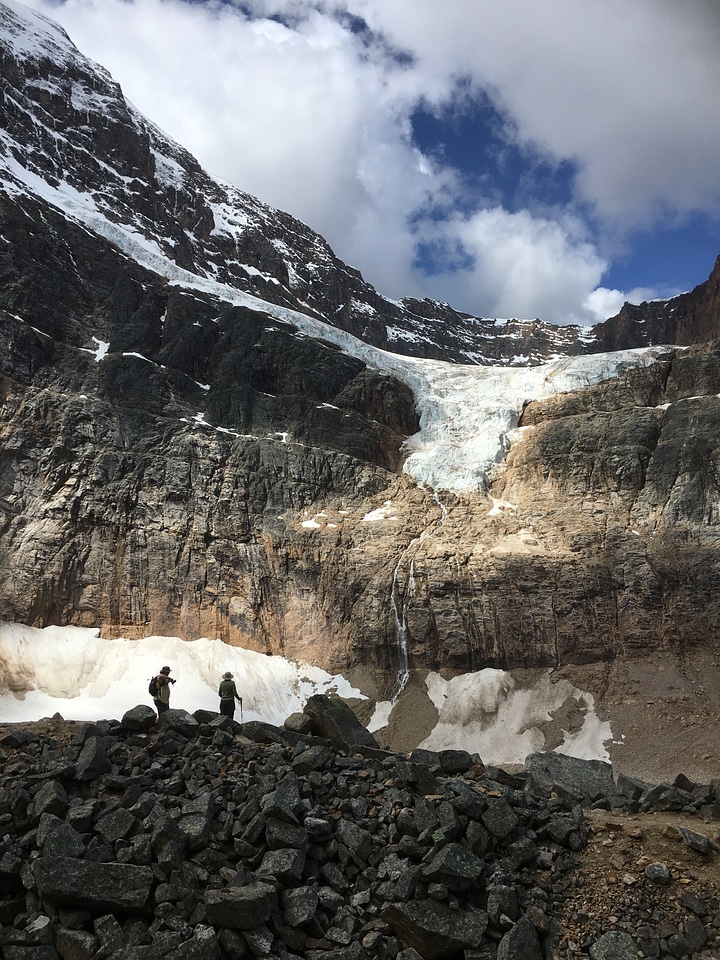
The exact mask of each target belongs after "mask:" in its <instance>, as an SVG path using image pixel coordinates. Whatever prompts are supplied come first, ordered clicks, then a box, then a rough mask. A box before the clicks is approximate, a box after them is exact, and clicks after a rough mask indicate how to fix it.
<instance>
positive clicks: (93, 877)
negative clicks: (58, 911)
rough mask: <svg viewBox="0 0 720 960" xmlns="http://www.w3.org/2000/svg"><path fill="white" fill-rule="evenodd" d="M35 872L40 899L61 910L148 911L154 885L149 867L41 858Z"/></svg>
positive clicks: (35, 863) (34, 867)
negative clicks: (70, 908) (68, 907)
mask: <svg viewBox="0 0 720 960" xmlns="http://www.w3.org/2000/svg"><path fill="white" fill-rule="evenodd" d="M32 870H33V874H34V876H35V881H36V883H37V886H38V891H39V893H40V896H41V897H42V898H43V899H47V900H49V901H50V902H52V903H55V904H58V905H59V906H72V907H85V908H87V909H88V910H107V911H112V912H115V911H118V912H120V913H140V914H143V913H145V912H146V911H147V907H148V903H149V900H150V890H151V887H152V882H153V872H152V870H151V869H150V868H149V867H137V866H134V865H132V864H121V863H95V862H93V861H90V860H77V859H75V858H73V857H40V858H39V859H38V860H36V861H35V862H34V864H33V867H32Z"/></svg>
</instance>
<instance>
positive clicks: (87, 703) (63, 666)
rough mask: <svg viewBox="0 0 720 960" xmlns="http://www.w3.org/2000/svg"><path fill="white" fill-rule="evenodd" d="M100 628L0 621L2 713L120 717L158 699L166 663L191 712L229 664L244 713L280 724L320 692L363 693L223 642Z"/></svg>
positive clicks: (208, 703) (178, 700)
mask: <svg viewBox="0 0 720 960" xmlns="http://www.w3.org/2000/svg"><path fill="white" fill-rule="evenodd" d="M99 633H100V631H99V630H96V629H85V628H82V627H45V628H44V629H38V628H36V627H26V626H23V625H22V624H9V623H4V624H0V720H2V721H5V722H10V723H17V722H19V721H23V720H39V719H41V718H42V717H48V716H52V715H53V714H54V713H60V714H62V716H63V717H64V719H65V720H112V719H117V720H119V719H120V718H121V717H122V716H123V714H124V713H125V711H126V710H129V709H130V708H131V707H134V706H135V705H136V704H138V703H148V704H152V699H151V697H150V695H149V693H148V689H147V687H148V681H149V679H150V677H152V676H153V675H154V674H156V673H157V672H158V670H159V669H160V667H162V666H163V665H165V664H168V665H169V666H170V667H171V668H172V677H173V678H174V679H175V680H176V681H177V682H176V684H175V686H174V687H173V688H172V692H171V694H170V705H171V706H172V707H180V708H182V709H184V710H188V711H189V712H191V713H192V711H194V710H198V709H205V710H217V709H218V703H219V701H218V696H217V688H218V684H219V682H220V679H221V677H222V675H223V673H225V671H226V670H229V671H230V672H231V673H232V674H234V676H235V683H236V685H237V688H238V692H239V694H240V696H241V697H242V698H243V716H244V719H245V720H264V721H266V722H267V723H272V724H274V725H275V726H282V724H283V723H284V722H285V720H286V719H287V717H289V716H290V714H291V713H296V712H298V711H301V710H302V708H303V706H304V705H305V703H306V701H307V699H308V698H309V697H311V696H312V695H313V694H315V693H329V692H335V693H337V694H339V695H340V696H342V697H363V694H362V693H361V692H360V691H359V690H356V689H355V688H354V687H352V686H351V684H349V683H348V682H347V681H346V680H345V679H344V678H343V677H337V676H333V675H331V674H329V673H326V672H325V671H324V670H320V669H319V668H317V667H311V666H309V665H308V664H306V663H301V662H296V661H290V660H286V659H284V658H283V657H267V656H265V655H264V654H261V653H255V652H253V651H252V650H244V649H242V648H240V647H231V646H229V645H228V644H226V643H223V642H222V641H220V640H209V639H207V638H206V637H203V638H201V639H199V640H191V641H185V640H181V639H180V638H178V637H145V638H143V639H142V640H124V639H118V640H103V639H102V638H101V637H100V636H99ZM236 719H240V717H239V714H236Z"/></svg>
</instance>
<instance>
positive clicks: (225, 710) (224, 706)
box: [220, 700, 235, 720]
mask: <svg viewBox="0 0 720 960" xmlns="http://www.w3.org/2000/svg"><path fill="white" fill-rule="evenodd" d="M220 713H221V714H222V715H223V716H224V717H230V719H231V720H232V718H233V717H234V716H235V703H234V701H232V700H221V701H220Z"/></svg>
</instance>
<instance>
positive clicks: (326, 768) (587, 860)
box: [0, 696, 720, 960]
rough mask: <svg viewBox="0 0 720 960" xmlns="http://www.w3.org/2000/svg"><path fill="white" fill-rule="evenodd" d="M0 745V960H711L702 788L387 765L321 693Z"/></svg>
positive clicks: (713, 890) (713, 943) (544, 762)
mask: <svg viewBox="0 0 720 960" xmlns="http://www.w3.org/2000/svg"><path fill="white" fill-rule="evenodd" d="M0 750H2V759H3V768H2V773H1V774H0V823H1V824H2V833H3V835H2V839H0V924H1V926H0V943H2V945H3V956H5V957H7V958H11V960H31V958H32V960H51V958H58V957H60V958H62V960H85V958H88V960H89V958H91V957H98V958H99V957H104V958H108V960H109V958H113V960H121V958H122V960H142V958H145V957H151V956H152V957H156V956H171V955H172V956H175V957H178V958H180V960H206V958H207V960H222V958H226V957H227V958H232V960H235V958H244V957H251V956H267V957H270V958H277V960H295V958H304V960H362V958H364V957H372V958H378V960H385V958H391V960H397V958H399V960H417V958H421V960H436V958H437V960H441V958H448V960H451V958H452V960H496V958H499V960H541V958H550V957H557V958H570V957H575V956H578V955H587V954H588V953H589V956H590V957H591V958H592V960H603V958H605V960H607V958H611V957H612V958H614V960H625V958H627V960H637V958H639V957H641V956H646V957H658V958H660V960H665V958H670V957H676V958H677V957H688V958H693V960H700V958H703V960H710V958H712V957H715V956H717V951H718V949H720V901H719V900H718V896H719V894H720V872H719V871H718V845H717V842H716V840H715V839H713V837H714V836H715V837H717V835H718V831H717V824H718V822H719V821H720V783H718V782H717V781H714V782H713V783H711V784H708V785H704V786H703V785H698V784H695V783H693V782H691V781H689V780H688V778H686V777H684V776H682V775H679V776H678V777H676V778H675V781H674V782H673V783H664V784H659V785H652V784H648V783H643V782H641V781H639V780H637V779H635V778H632V777H628V776H623V775H621V776H619V777H618V778H617V781H615V780H614V779H613V775H612V768H611V767H610V766H609V765H608V764H604V763H600V762H589V761H580V760H575V759H573V758H569V757H562V756H560V755H557V754H555V755H547V754H542V755H541V754H536V755H533V756H532V757H530V758H528V761H527V764H526V767H525V769H524V770H523V771H518V772H516V773H508V772H506V771H503V770H500V769H498V768H493V767H485V766H484V765H483V763H482V760H481V758H480V757H478V756H477V755H471V754H468V753H466V752H465V751H459V750H447V751H441V752H439V753H431V752H430V751H414V752H413V753H412V754H410V755H409V756H402V755H397V754H392V753H388V752H386V751H383V750H380V749H379V748H378V747H377V745H376V744H374V743H373V740H372V737H371V736H370V735H369V734H368V733H367V731H366V730H365V728H364V727H362V726H361V725H360V724H359V722H358V721H357V720H356V719H355V717H354V715H353V714H352V712H351V711H350V710H349V708H348V707H347V706H345V704H344V703H343V702H342V701H338V700H329V699H327V698H326V697H323V696H316V697H313V698H311V699H310V701H308V704H307V706H306V708H305V711H304V713H303V714H299V715H294V716H293V717H290V718H288V720H287V721H286V724H285V728H284V729H280V728H276V727H271V726H270V725H268V724H262V723H257V722H253V723H247V724H244V725H241V724H237V723H233V721H230V720H228V719H227V718H223V717H220V716H219V715H217V714H213V713H210V712H202V713H199V714H197V715H194V716H191V715H190V714H188V713H186V712H185V711H182V710H170V711H168V712H167V713H166V714H165V715H163V717H162V718H161V720H160V722H159V723H156V720H155V716H154V712H153V711H152V710H151V709H150V708H149V707H144V706H138V707H135V708H133V709H132V710H129V711H128V712H127V713H126V714H125V716H124V717H123V719H122V721H121V722H118V721H110V722H108V721H100V722H97V723H94V724H73V725H67V724H65V723H64V722H63V721H62V720H61V719H60V718H57V719H54V720H51V721H45V722H43V723H42V724H39V725H29V726H25V727H17V728H13V727H5V728H3V729H2V736H1V737H0ZM663 811H664V812H663ZM640 816H645V817H646V818H647V819H648V820H650V819H651V818H652V817H653V816H659V817H666V818H671V819H670V820H669V821H668V822H667V827H666V830H665V833H664V836H666V837H668V836H669V834H672V837H673V838H674V839H673V840H672V841H668V842H670V843H671V845H672V843H673V842H674V844H675V846H674V849H673V853H672V859H669V860H667V861H657V860H653V859H651V858H649V857H647V856H644V855H643V848H644V847H643V845H644V842H645V841H646V840H647V836H646V832H647V825H646V823H645V822H644V821H643V822H641V824H640V825H637V824H636V821H634V820H633V817H640ZM624 821H626V822H627V826H624V825H623V824H624ZM623 834H625V837H624V839H623V838H622V835H623ZM619 835H620V837H621V839H618V836H619ZM598 851H600V856H599V857H598V855H597V852H598ZM648 851H650V846H648ZM683 851H684V853H683ZM653 852H654V851H653ZM601 864H603V865H604V868H603V870H602V874H601V876H600V877H598V876H597V873H596V871H597V868H598V867H599V866H600V865H601ZM613 864H614V866H613ZM613 873H614V874H616V875H618V874H619V876H616V875H613ZM602 884H604V888H603V889H601V885H602ZM595 885H597V886H595ZM596 898H597V899H596ZM608 907H610V910H609V911H608V909H607V908H608Z"/></svg>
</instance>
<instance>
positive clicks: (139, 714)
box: [121, 703, 157, 733]
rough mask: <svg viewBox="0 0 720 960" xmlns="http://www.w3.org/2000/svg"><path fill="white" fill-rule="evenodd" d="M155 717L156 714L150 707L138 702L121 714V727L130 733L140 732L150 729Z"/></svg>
mask: <svg viewBox="0 0 720 960" xmlns="http://www.w3.org/2000/svg"><path fill="white" fill-rule="evenodd" d="M156 719H157V714H156V713H155V711H154V710H153V708H152V707H148V706H145V704H142V703H139V704H138V705H137V706H136V707H132V708H131V709H130V710H127V711H126V712H125V713H124V714H123V717H122V721H121V723H122V726H123V729H125V730H127V731H129V732H131V733H142V732H143V731H145V730H152V728H153V726H154V725H155V720H156Z"/></svg>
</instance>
